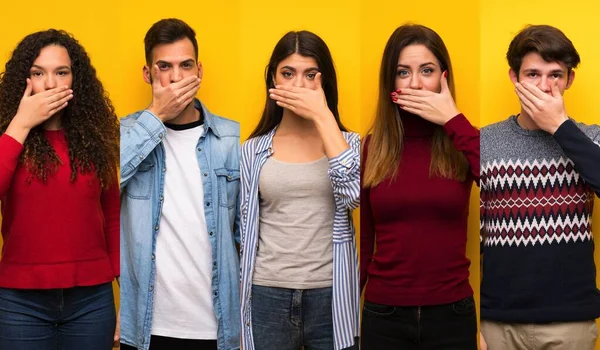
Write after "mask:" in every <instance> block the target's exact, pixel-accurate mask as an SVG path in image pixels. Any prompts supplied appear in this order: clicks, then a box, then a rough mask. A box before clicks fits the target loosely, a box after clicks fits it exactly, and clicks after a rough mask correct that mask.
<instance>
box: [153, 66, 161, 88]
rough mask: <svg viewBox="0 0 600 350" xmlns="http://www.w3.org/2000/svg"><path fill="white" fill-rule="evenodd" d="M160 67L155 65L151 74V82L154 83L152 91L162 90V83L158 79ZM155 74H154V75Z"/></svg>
mask: <svg viewBox="0 0 600 350" xmlns="http://www.w3.org/2000/svg"><path fill="white" fill-rule="evenodd" d="M158 72H159V70H158V65H156V64H155V65H153V66H152V71H151V72H150V80H151V81H152V90H156V89H160V88H162V84H161V83H160V79H159V77H158ZM152 73H154V74H152Z"/></svg>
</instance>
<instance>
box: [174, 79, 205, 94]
mask: <svg viewBox="0 0 600 350" xmlns="http://www.w3.org/2000/svg"><path fill="white" fill-rule="evenodd" d="M194 86H200V78H198V77H197V76H195V75H193V76H189V77H187V78H183V79H181V80H180V81H178V82H176V83H173V84H171V87H172V88H173V90H175V91H176V90H180V89H185V91H186V92H187V91H188V89H189V88H193V87H194Z"/></svg>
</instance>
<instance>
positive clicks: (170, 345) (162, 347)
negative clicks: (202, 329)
mask: <svg viewBox="0 0 600 350" xmlns="http://www.w3.org/2000/svg"><path fill="white" fill-rule="evenodd" d="M121 350H138V349H137V348H134V347H133V346H131V345H125V344H123V343H121ZM150 350H217V341H216V340H197V339H179V338H169V337H161V336H158V335H153V336H151V337H150Z"/></svg>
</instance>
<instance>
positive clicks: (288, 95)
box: [269, 88, 298, 100]
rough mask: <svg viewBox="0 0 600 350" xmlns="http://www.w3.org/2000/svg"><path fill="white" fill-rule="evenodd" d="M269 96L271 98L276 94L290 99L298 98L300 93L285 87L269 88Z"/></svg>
mask: <svg viewBox="0 0 600 350" xmlns="http://www.w3.org/2000/svg"><path fill="white" fill-rule="evenodd" d="M269 96H270V97H271V98H274V97H275V96H277V97H282V98H286V99H290V100H297V99H298V95H297V94H296V93H294V92H291V91H286V90H283V89H279V88H277V89H269Z"/></svg>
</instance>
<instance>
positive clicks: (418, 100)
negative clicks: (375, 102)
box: [392, 95, 425, 104]
mask: <svg viewBox="0 0 600 350" xmlns="http://www.w3.org/2000/svg"><path fill="white" fill-rule="evenodd" d="M394 97H395V98H396V100H394ZM392 100H394V102H396V101H400V102H415V103H418V104H422V103H424V102H425V100H424V98H423V97H420V96H412V95H392ZM400 104H402V103H400Z"/></svg>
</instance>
